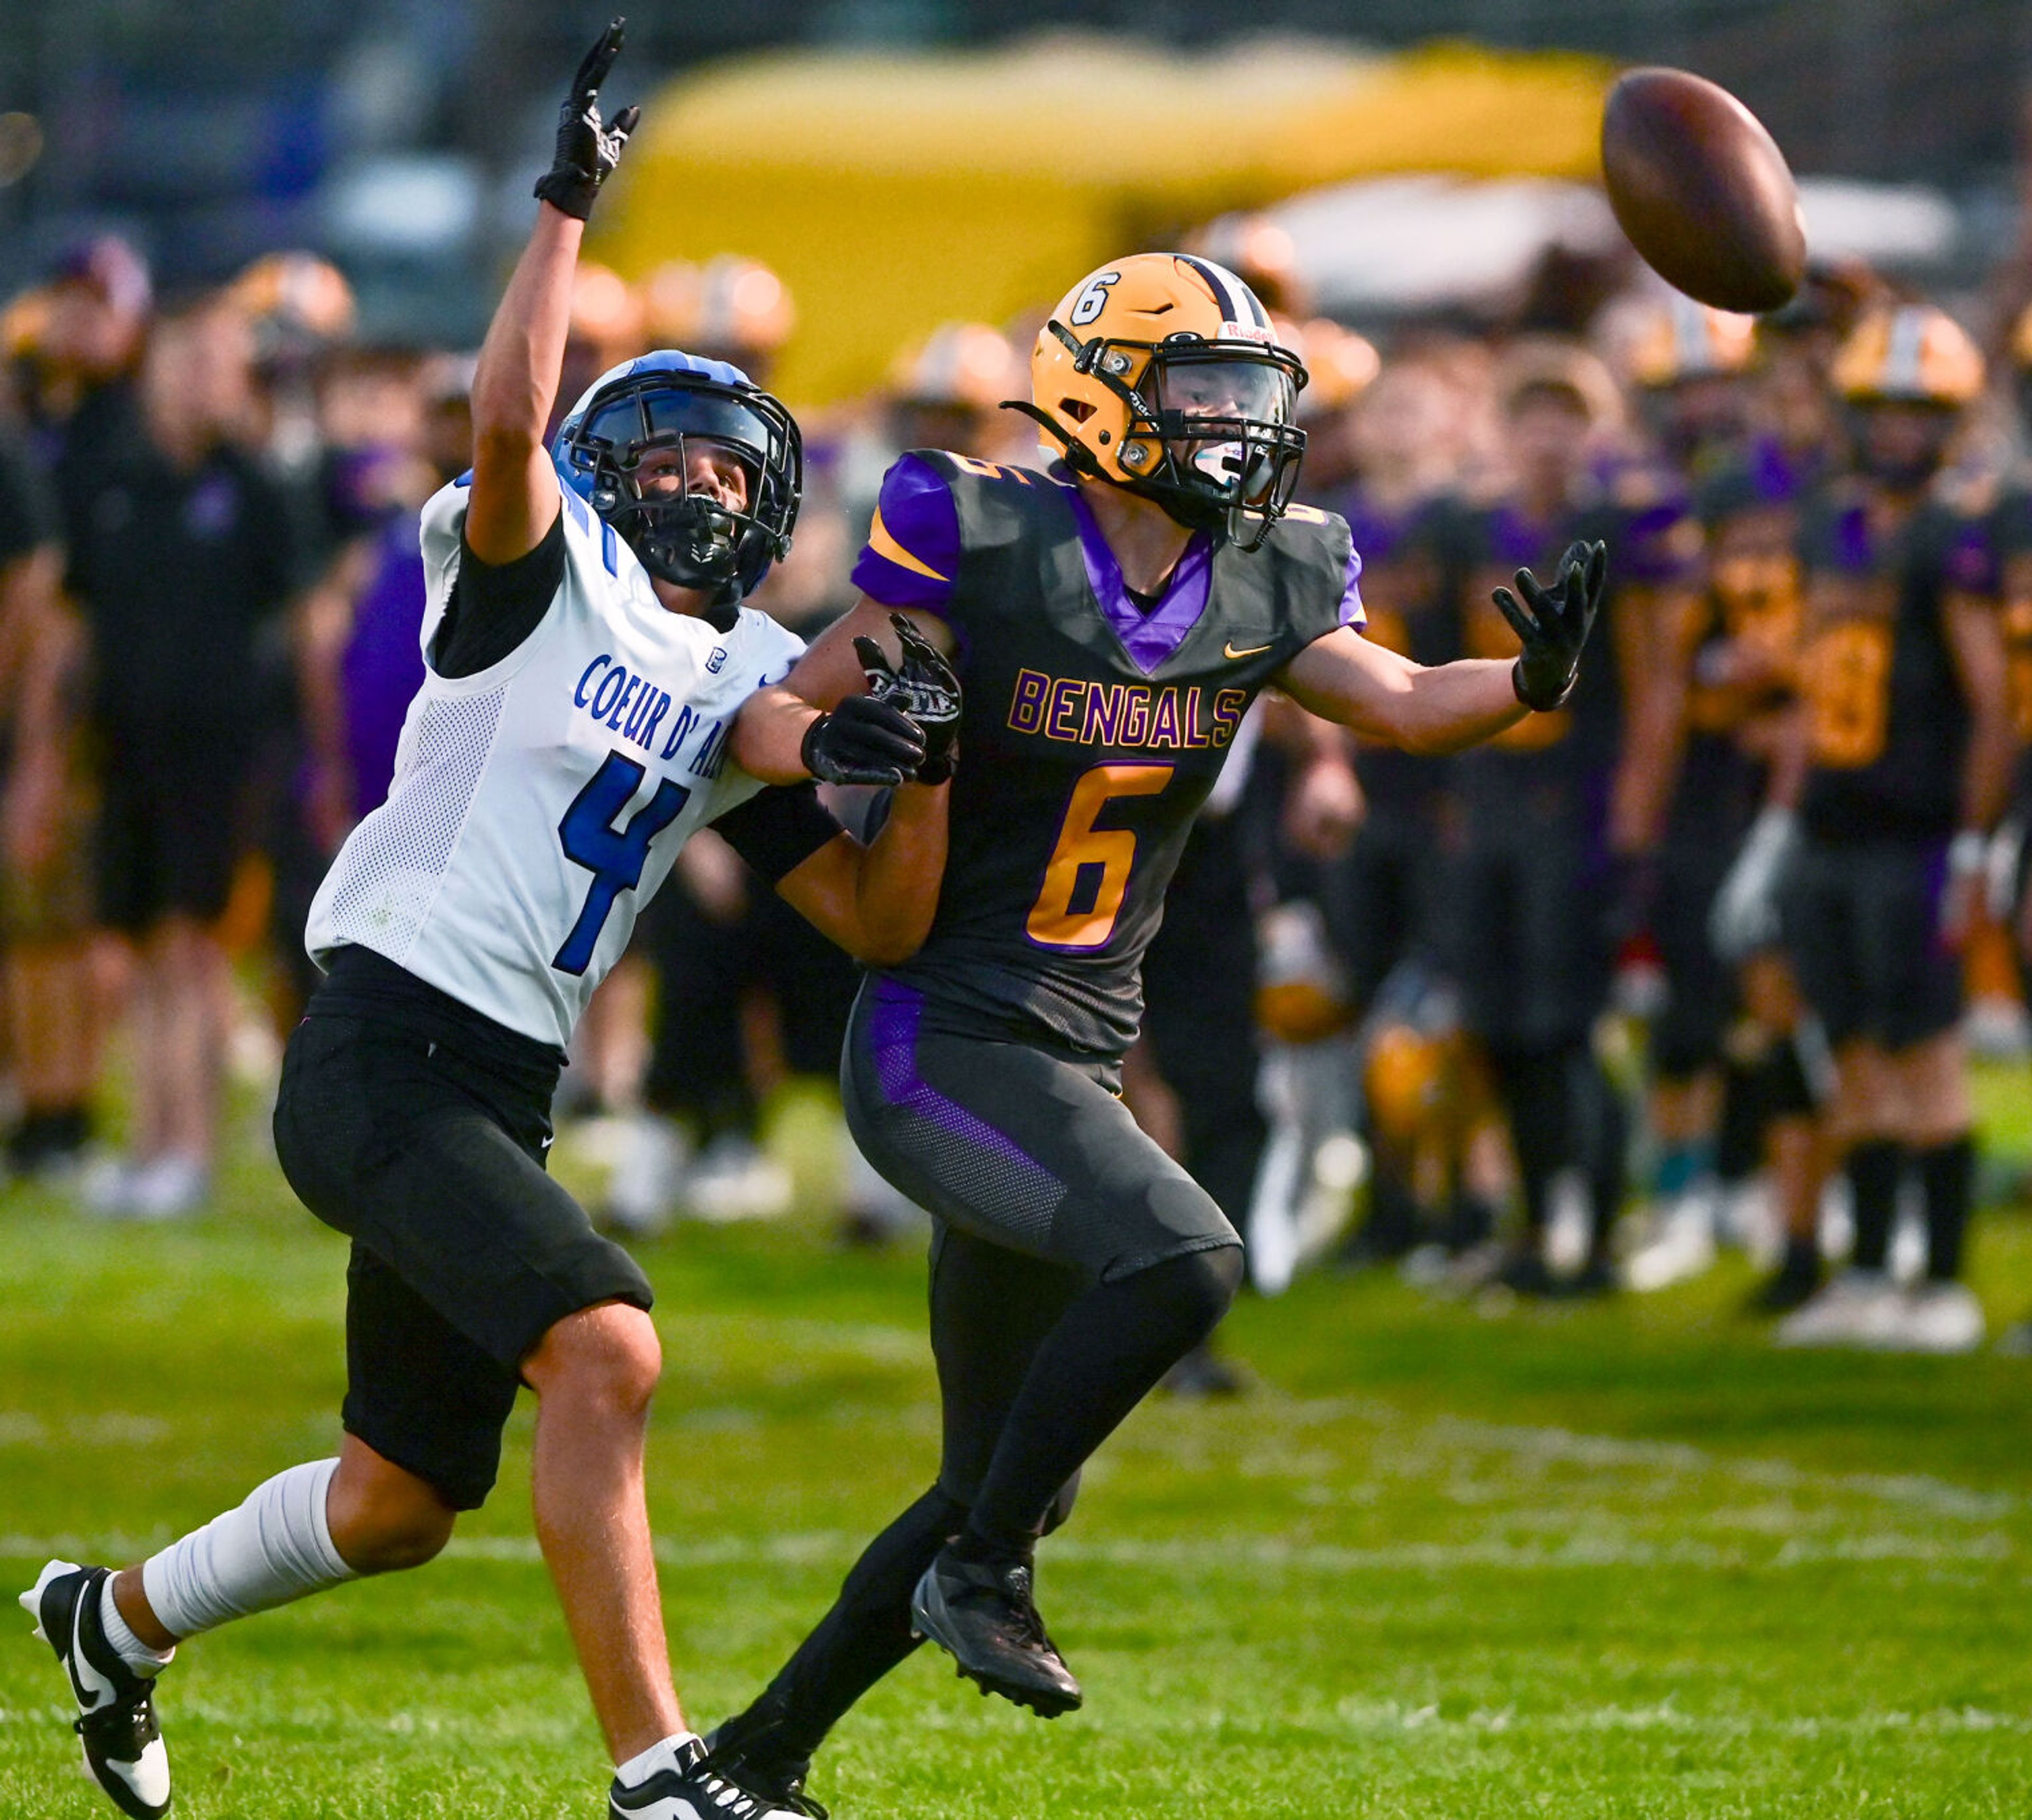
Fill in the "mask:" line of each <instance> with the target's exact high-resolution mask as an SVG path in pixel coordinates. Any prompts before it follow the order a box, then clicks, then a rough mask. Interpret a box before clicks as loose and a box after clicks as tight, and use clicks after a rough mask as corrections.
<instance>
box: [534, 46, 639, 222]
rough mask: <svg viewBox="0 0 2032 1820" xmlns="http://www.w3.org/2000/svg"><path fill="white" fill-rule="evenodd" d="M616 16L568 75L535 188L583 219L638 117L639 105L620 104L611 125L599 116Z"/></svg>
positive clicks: (615, 49)
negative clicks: (552, 154)
mask: <svg viewBox="0 0 2032 1820" xmlns="http://www.w3.org/2000/svg"><path fill="white" fill-rule="evenodd" d="M623 24H626V21H623V20H620V19H617V20H615V21H614V23H613V24H611V25H609V26H608V27H607V29H606V30H605V31H604V32H601V33H600V42H599V43H597V44H596V45H594V46H593V47H592V49H591V50H588V52H586V54H585V62H582V63H581V64H580V65H579V66H578V74H577V75H576V76H575V77H573V78H572V88H571V93H570V95H569V96H567V97H566V100H565V104H564V106H563V107H560V108H559V109H558V151H557V159H556V162H555V163H553V164H552V165H551V168H550V170H548V171H547V172H546V173H545V174H543V176H541V177H540V178H537V179H536V194H537V196H539V197H540V198H541V199H542V200H543V201H545V202H547V203H548V204H550V205H551V207H553V208H558V209H562V210H563V211H564V212H565V213H566V215H577V217H578V219H580V220H581V221H585V220H586V219H588V217H590V216H591V215H592V199H593V198H594V197H595V196H597V195H598V194H599V193H600V185H602V184H603V183H604V182H606V181H607V178H610V177H611V176H612V175H613V174H614V166H616V165H617V164H618V163H620V162H621V148H622V146H624V145H626V144H627V143H628V136H629V133H633V131H634V130H635V122H636V121H638V120H640V119H641V118H642V110H641V108H639V107H624V108H622V110H621V111H620V112H619V113H618V114H615V115H614V121H613V124H612V125H603V123H602V121H601V120H600V84H601V83H603V82H604V81H605V80H607V71H608V70H610V69H612V68H613V67H614V58H616V57H618V56H619V55H620V54H621V28H622V25H623Z"/></svg>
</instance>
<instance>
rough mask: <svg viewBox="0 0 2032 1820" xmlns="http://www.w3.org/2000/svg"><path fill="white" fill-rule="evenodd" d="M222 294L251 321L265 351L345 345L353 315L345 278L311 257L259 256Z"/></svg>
mask: <svg viewBox="0 0 2032 1820" xmlns="http://www.w3.org/2000/svg"><path fill="white" fill-rule="evenodd" d="M226 295H227V297H229V298H230V299H231V301H233V303H235V304H237V305H238V306H239V307H240V308H241V309H242V310H244V311H245V312H246V313H247V315H248V317H249V318H250V319H252V322H253V323H254V325H255V330H256V333H257V334H259V335H260V338H261V340H262V343H263V349H264V351H267V352H275V351H278V350H286V349H300V348H302V347H304V346H318V347H329V346H331V345H333V344H334V343H335V342H342V341H345V340H346V339H348V338H349V337H350V336H351V334H352V333H353V324H354V323H355V321H356V320H357V314H358V312H357V310H356V309H355V308H354V305H353V286H351V285H349V284H348V283H347V282H346V275H345V274H344V273H343V272H342V271H340V270H339V269H338V267H337V266H335V265H334V264H333V263H331V261H330V260H324V259H320V258H319V257H318V256H317V255H316V253H314V252H270V253H263V255H262V256H261V257H260V258H259V259H257V260H255V261H254V263H252V265H250V266H248V267H247V268H246V270H245V271H242V272H241V275H239V276H238V277H237V278H235V279H234V280H233V282H232V283H231V284H230V285H229V286H226Z"/></svg>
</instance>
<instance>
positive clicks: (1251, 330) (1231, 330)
mask: <svg viewBox="0 0 2032 1820" xmlns="http://www.w3.org/2000/svg"><path fill="white" fill-rule="evenodd" d="M1220 338H1221V339H1222V340H1223V341H1224V342H1226V341H1236V342H1262V343H1263V344H1264V346H1266V347H1267V346H1268V345H1269V344H1270V343H1271V342H1274V341H1276V338H1277V335H1276V331H1275V330H1272V329H1267V328H1264V327H1262V326H1261V324H1259V323H1222V324H1221V325H1220Z"/></svg>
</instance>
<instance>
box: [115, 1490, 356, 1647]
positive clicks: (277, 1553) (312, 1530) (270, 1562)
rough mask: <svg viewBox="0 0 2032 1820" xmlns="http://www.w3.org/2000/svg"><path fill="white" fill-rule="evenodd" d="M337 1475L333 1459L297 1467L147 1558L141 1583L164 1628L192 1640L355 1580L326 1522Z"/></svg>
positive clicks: (142, 1571)
mask: <svg viewBox="0 0 2032 1820" xmlns="http://www.w3.org/2000/svg"><path fill="white" fill-rule="evenodd" d="M337 1471H338V1461H337V1460H335V1459H320V1460H313V1461H312V1462H311V1463H308V1465H304V1466H293V1467H290V1468H289V1471H287V1472H283V1473H278V1474H276V1475H275V1477H274V1478H271V1479H270V1480H269V1481H268V1482H267V1484H265V1485H262V1486H256V1488H255V1489H254V1490H253V1491H252V1493H249V1494H248V1499H247V1501H246V1502H245V1504H241V1505H240V1506H239V1507H238V1508H237V1509H234V1510H230V1511H228V1512H226V1513H225V1514H224V1515H222V1516H215V1517H214V1518H213V1519H211V1522H210V1523H207V1524H206V1525H205V1526H204V1528H203V1529H201V1530H192V1532H191V1533H190V1534H189V1535H187V1536H185V1538H183V1539H182V1540H181V1542H172V1543H171V1544H170V1545H169V1546H168V1547H167V1548H166V1549H163V1550H162V1553H160V1554H159V1555H151V1556H150V1557H149V1558H148V1560H147V1561H146V1562H145V1563H144V1565H143V1567H142V1568H141V1585H142V1588H143V1590H144V1591H145V1592H146V1593H147V1594H148V1604H149V1605H150V1607H151V1609H153V1611H154V1612H155V1616H156V1617H157V1618H159V1620H161V1621H162V1628H163V1629H164V1630H166V1631H168V1632H169V1633H170V1635H171V1636H173V1637H194V1636H196V1635H197V1634H198V1633H199V1632H200V1631H209V1630H212V1629H215V1628H216V1627H217V1626H219V1625H220V1624H225V1623H226V1621H227V1620H230V1619H233V1618H244V1617H246V1616H248V1615H249V1614H250V1613H254V1612H265V1611H268V1610H270V1609H272V1608H274V1607H275V1606H276V1605H288V1604H289V1602H290V1601H292V1600H293V1599H301V1598H304V1596H305V1595H306V1594H310V1593H317V1592H322V1591H323V1590H324V1589H325V1588H326V1587H327V1586H338V1585H339V1584H341V1583H342V1582H344V1581H346V1580H349V1579H355V1578H357V1575H355V1574H354V1573H353V1569H352V1568H349V1567H348V1566H347V1565H346V1563H345V1561H344V1560H343V1559H342V1558H341V1557H340V1555H339V1552H338V1549H337V1548H336V1547H335V1546H334V1545H333V1542H332V1539H331V1526H330V1524H329V1523H327V1521H326V1519H325V1509H324V1505H325V1496H326V1493H327V1492H328V1491H329V1490H330V1489H331V1478H332V1474H334V1473H335V1472H337Z"/></svg>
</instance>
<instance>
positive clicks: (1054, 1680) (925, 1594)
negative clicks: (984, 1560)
mask: <svg viewBox="0 0 2032 1820" xmlns="http://www.w3.org/2000/svg"><path fill="white" fill-rule="evenodd" d="M910 1621H911V1623H912V1624H913V1626H914V1627H915V1628H917V1631H918V1632H919V1634H920V1635H924V1636H927V1637H929V1638H930V1639H931V1640H932V1642H935V1643H936V1644H937V1645H938V1646H939V1648H940V1649H942V1650H944V1651H945V1652H946V1653H947V1654H948V1655H950V1656H951V1657H952V1659H953V1660H954V1661H955V1662H957V1663H958V1665H959V1672H960V1673H961V1674H962V1675H964V1676H968V1677H969V1678H970V1679H971V1680H975V1681H977V1682H979V1683H980V1684H981V1692H982V1693H984V1694H999V1695H1001V1696H1002V1697H1003V1699H1005V1700H1010V1701H1013V1702H1014V1703H1015V1704H1016V1705H1017V1706H1028V1707H1029V1709H1030V1710H1031V1711H1032V1712H1033V1713H1036V1714H1037V1717H1039V1718H1040V1719H1055V1718H1056V1717H1058V1716H1059V1713H1070V1712H1071V1711H1073V1710H1074V1709H1075V1708H1076V1707H1078V1705H1079V1703H1080V1701H1081V1697H1082V1696H1081V1693H1080V1684H1079V1683H1078V1682H1077V1681H1076V1680H1074V1679H1073V1675H1072V1670H1071V1669H1068V1668H1067V1667H1066V1665H1065V1661H1064V1659H1063V1657H1061V1656H1060V1655H1059V1652H1058V1650H1057V1649H1056V1647H1055V1646H1054V1645H1053V1643H1052V1642H1051V1639H1050V1638H1049V1637H1048V1635H1045V1633H1044V1620H1043V1619H1042V1618H1040V1617H1039V1616H1037V1606H1036V1605H1034V1604H1033V1602H1032V1601H1031V1597H1030V1568H1029V1564H1028V1563H1027V1562H1025V1561H1012V1562H1010V1563H1009V1564H1007V1566H1004V1567H1000V1568H995V1567H989V1566H987V1565H985V1564H977V1563H975V1562H973V1561H963V1560H956V1559H955V1558H954V1555H953V1553H952V1550H951V1549H946V1550H944V1551H943V1553H941V1554H940V1555H939V1557H938V1558H937V1559H936V1560H934V1561H933V1562H932V1564H931V1565H930V1566H929V1567H928V1568H925V1569H924V1578H923V1579H921V1580H919V1581H918V1582H917V1590H916V1591H915V1592H914V1593H913V1594H911V1595H910Z"/></svg>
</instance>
